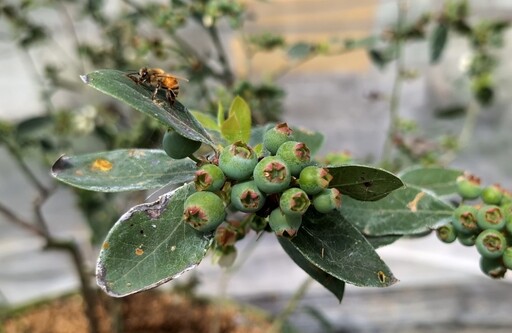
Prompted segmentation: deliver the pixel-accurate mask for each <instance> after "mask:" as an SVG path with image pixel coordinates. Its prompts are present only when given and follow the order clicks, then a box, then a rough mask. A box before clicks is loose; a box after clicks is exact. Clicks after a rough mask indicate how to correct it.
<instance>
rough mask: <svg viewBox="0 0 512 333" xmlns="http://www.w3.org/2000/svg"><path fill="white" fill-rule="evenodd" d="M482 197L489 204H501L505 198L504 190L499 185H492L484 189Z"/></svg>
mask: <svg viewBox="0 0 512 333" xmlns="http://www.w3.org/2000/svg"><path fill="white" fill-rule="evenodd" d="M480 197H481V198H482V201H483V202H484V203H486V204H488V205H499V204H500V202H501V199H502V198H503V192H502V191H501V188H500V187H499V186H496V185H490V186H487V187H485V188H484V189H483V190H482V193H481V194H480Z"/></svg>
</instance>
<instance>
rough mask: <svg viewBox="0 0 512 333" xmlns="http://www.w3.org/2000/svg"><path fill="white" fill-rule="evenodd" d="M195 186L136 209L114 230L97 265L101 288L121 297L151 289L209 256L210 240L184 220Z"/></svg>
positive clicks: (185, 187)
mask: <svg viewBox="0 0 512 333" xmlns="http://www.w3.org/2000/svg"><path fill="white" fill-rule="evenodd" d="M193 192H194V186H193V185H192V184H188V185H185V186H183V187H181V188H179V189H177V190H176V191H173V192H169V193H167V194H164V195H162V196H161V197H159V198H158V200H157V201H155V202H152V203H147V204H142V205H138V206H135V207H133V208H132V209H130V210H129V211H128V212H127V213H125V214H124V215H123V216H122V217H121V218H120V219H119V221H117V222H116V224H115V225H114V227H113V228H112V229H111V230H110V232H109V233H108V235H107V238H106V239H105V242H104V243H103V246H102V249H101V252H100V255H99V258H98V263H97V266H96V279H97V282H98V285H99V286H100V287H101V288H102V289H103V290H104V291H105V292H106V293H107V294H109V295H110V296H114V297H123V296H127V295H130V294H133V293H136V292H139V291H143V290H147V289H151V288H154V287H157V286H159V285H161V284H162V283H165V282H167V281H169V280H172V279H174V278H177V277H179V276H180V275H182V274H183V273H184V272H186V271H188V270H191V269H193V268H194V267H196V266H197V264H199V262H200V261H201V260H202V259H203V257H204V256H205V255H206V251H207V249H208V248H209V247H210V245H211V237H212V236H211V235H206V234H203V233H200V232H198V231H196V230H195V229H193V228H192V227H190V226H189V225H187V224H186V223H185V222H183V221H182V215H183V204H184V202H185V200H186V198H187V197H188V196H189V195H190V194H192V193H193Z"/></svg>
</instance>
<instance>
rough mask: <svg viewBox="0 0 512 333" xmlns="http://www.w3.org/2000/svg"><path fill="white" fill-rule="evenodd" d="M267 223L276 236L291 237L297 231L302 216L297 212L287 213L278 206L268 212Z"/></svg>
mask: <svg viewBox="0 0 512 333" xmlns="http://www.w3.org/2000/svg"><path fill="white" fill-rule="evenodd" d="M268 224H269V225H270V228H271V229H272V231H274V232H275V234H276V235H277V236H280V237H288V238H292V237H295V236H296V235H297V232H298V231H299V228H300V225H301V224H302V216H301V215H297V214H293V215H287V214H285V213H283V211H282V210H281V209H280V208H276V209H274V210H273V211H272V212H271V213H270V215H269V217H268Z"/></svg>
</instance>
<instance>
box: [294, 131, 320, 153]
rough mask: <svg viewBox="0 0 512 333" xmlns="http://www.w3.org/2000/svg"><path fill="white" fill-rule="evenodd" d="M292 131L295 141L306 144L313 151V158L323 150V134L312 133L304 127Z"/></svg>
mask: <svg viewBox="0 0 512 333" xmlns="http://www.w3.org/2000/svg"><path fill="white" fill-rule="evenodd" d="M292 130H293V136H294V138H295V141H299V142H304V143H305V144H306V145H307V146H308V148H309V150H310V151H311V156H314V155H315V154H316V153H318V151H319V150H320V148H322V146H323V144H324V135H323V134H322V133H320V132H314V131H310V130H308V129H306V128H303V127H292Z"/></svg>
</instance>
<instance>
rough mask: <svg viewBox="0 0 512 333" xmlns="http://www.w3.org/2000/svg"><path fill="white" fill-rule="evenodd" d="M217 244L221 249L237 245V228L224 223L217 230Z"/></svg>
mask: <svg viewBox="0 0 512 333" xmlns="http://www.w3.org/2000/svg"><path fill="white" fill-rule="evenodd" d="M214 238H215V244H216V245H217V246H218V247H220V248H225V247H227V246H232V245H235V243H236V241H237V240H238V230H237V228H236V227H235V226H234V225H232V224H230V223H228V222H222V223H221V224H220V225H219V226H218V227H217V229H215V236H214Z"/></svg>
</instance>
